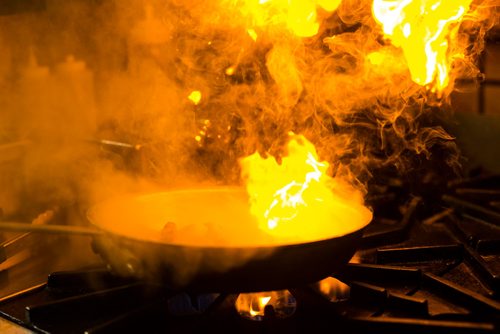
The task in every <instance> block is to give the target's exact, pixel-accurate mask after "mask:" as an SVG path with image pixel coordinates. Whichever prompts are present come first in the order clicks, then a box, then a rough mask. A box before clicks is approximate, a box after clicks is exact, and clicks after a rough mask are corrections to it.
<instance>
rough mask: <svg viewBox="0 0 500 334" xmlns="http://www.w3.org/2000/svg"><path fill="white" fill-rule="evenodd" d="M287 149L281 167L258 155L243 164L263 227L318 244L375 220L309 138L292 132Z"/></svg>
mask: <svg viewBox="0 0 500 334" xmlns="http://www.w3.org/2000/svg"><path fill="white" fill-rule="evenodd" d="M287 149H288V155H287V156H285V157H283V158H282V161H281V164H278V162H277V161H276V159H274V158H267V159H265V158H262V157H261V156H260V155H259V154H258V153H254V154H253V155H250V156H248V157H246V158H244V159H242V160H241V161H240V163H241V166H242V174H243V177H244V178H245V179H246V182H247V183H246V187H247V192H248V194H249V196H250V204H251V208H250V211H251V213H252V214H253V215H254V216H255V217H256V218H257V220H258V223H259V228H260V229H262V230H264V231H266V232H267V233H269V234H271V235H274V236H279V237H283V238H295V239H296V238H300V239H301V240H317V239H321V238H325V237H328V236H332V235H340V234H344V233H345V232H346V226H347V229H349V226H359V225H362V224H366V223H367V222H368V221H369V220H370V219H371V213H370V211H369V210H368V209H367V208H365V207H364V206H363V205H362V195H361V193H360V192H358V191H357V190H355V189H354V188H352V187H350V186H349V185H347V184H345V183H342V182H340V181H339V180H336V179H334V178H332V177H330V176H329V175H328V174H327V173H326V172H327V170H328V167H329V164H328V163H327V162H320V161H319V158H318V155H317V153H316V149H315V148H314V145H313V144H312V143H310V142H309V141H308V140H307V139H306V138H305V137H303V136H300V135H294V134H293V133H291V134H290V141H289V143H288V147H287Z"/></svg>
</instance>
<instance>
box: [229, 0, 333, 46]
mask: <svg viewBox="0 0 500 334" xmlns="http://www.w3.org/2000/svg"><path fill="white" fill-rule="evenodd" d="M340 1H341V0H235V4H236V5H237V6H239V7H240V9H241V11H242V13H243V14H244V15H245V16H247V17H249V18H250V20H251V25H252V28H251V29H249V30H248V33H249V35H250V36H251V37H252V39H253V40H256V39H257V34H256V33H255V30H254V29H253V28H255V27H268V26H280V25H284V26H286V27H287V28H288V29H289V30H290V31H292V32H293V33H294V34H295V35H297V36H299V37H311V36H314V35H316V34H317V33H318V30H319V26H320V23H319V19H318V9H319V8H320V9H322V10H323V11H326V12H333V11H334V10H335V9H337V7H338V6H339V4H340Z"/></svg>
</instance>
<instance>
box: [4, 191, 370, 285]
mask: <svg viewBox="0 0 500 334" xmlns="http://www.w3.org/2000/svg"><path fill="white" fill-rule="evenodd" d="M244 194H245V192H244V190H241V189H239V188H207V189H194V190H183V191H170V192H163V193H154V194H149V195H142V196H131V197H125V198H118V199H114V200H110V201H108V202H105V203H102V204H100V205H97V206H95V207H93V208H92V209H91V210H89V213H88V218H89V220H90V222H91V224H92V225H91V226H90V227H73V226H57V225H46V226H33V225H30V224H21V223H5V222H4V223H0V226H1V227H0V229H4V230H5V229H10V230H13V229H14V230H19V229H24V230H29V231H36V230H38V231H43V232H56V233H59V232H66V233H72V234H80V235H92V236H93V242H92V247H93V249H94V251H95V252H96V253H98V254H99V255H100V256H101V257H102V258H103V259H104V261H105V262H106V263H107V265H108V267H109V268H110V269H111V270H112V271H113V272H115V273H117V274H119V275H123V276H135V277H138V278H141V279H146V280H148V281H150V282H152V283H155V284H161V285H163V286H167V287H169V288H171V289H174V290H183V291H190V292H228V293H230V292H259V291H270V290H280V289H285V288H292V287H297V286H301V285H304V284H309V283H313V282H316V281H319V280H321V279H322V278H324V277H326V276H328V275H331V274H333V273H335V272H336V271H338V270H341V268H342V266H343V265H345V264H346V263H347V262H348V261H349V259H350V258H351V257H352V256H353V254H354V252H355V250H356V248H357V246H358V242H359V241H360V239H361V236H362V232H363V229H364V227H365V226H366V225H367V224H368V221H365V222H363V223H362V225H360V224H358V225H357V226H355V225H353V227H352V228H350V230H348V229H346V233H344V234H342V235H334V236H329V237H326V238H324V239H321V240H313V241H305V242H302V241H301V242H295V243H293V242H290V243H288V242H287V243H280V242H274V243H273V242H269V241H264V242H259V241H258V240H248V239H251V238H252V234H251V232H250V230H248V229H247V230H245V229H244V228H243V230H242V231H241V234H240V236H241V237H240V240H238V238H236V241H234V240H229V241H227V240H226V241H225V243H224V244H223V246H221V245H219V244H218V243H217V242H215V243H210V241H209V240H208V241H207V242H204V241H203V240H201V241H200V240H198V241H196V243H192V244H191V243H187V242H184V241H183V242H176V241H172V242H167V241H165V240H162V238H161V228H162V227H163V226H164V225H165V223H167V222H169V221H171V220H174V221H176V223H177V222H178V223H179V224H181V225H182V220H183V218H185V219H187V220H191V219H193V217H203V219H200V223H205V222H206V221H207V220H208V221H209V220H210V219H211V218H213V217H215V218H217V216H221V217H224V220H225V221H226V222H227V223H226V224H224V226H223V227H224V228H226V227H227V228H228V229H229V230H230V231H229V234H230V235H234V231H238V229H240V225H242V224H240V222H239V221H237V220H239V219H240V218H239V214H238V212H240V211H241V210H240V208H238V205H240V204H239V203H246V202H240V200H241V198H242V196H243V195H244ZM245 205H246V206H248V205H247V204H245ZM207 208H210V209H209V210H207V211H210V212H204V210H206V209H207ZM247 210H248V209H247ZM353 214H355V213H354V212H353ZM241 216H243V217H244V215H241ZM241 219H243V220H244V218H241ZM145 222H146V223H145ZM333 223H334V222H332V224H333ZM188 225H189V224H188ZM243 225H244V224H243ZM247 236H248V238H247ZM241 240H247V242H246V243H241V242H240V241H241Z"/></svg>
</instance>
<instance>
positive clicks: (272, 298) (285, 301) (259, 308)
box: [235, 290, 296, 321]
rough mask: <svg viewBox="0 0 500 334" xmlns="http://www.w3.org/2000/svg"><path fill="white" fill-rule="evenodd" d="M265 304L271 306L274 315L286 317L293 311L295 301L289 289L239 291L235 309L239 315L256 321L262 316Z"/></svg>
mask: <svg viewBox="0 0 500 334" xmlns="http://www.w3.org/2000/svg"><path fill="white" fill-rule="evenodd" d="M267 305H270V306H272V307H273V309H274V315H275V316H276V317H278V318H286V317H288V316H290V315H291V314H293V312H295V308H296V301H295V298H294V297H293V296H292V294H291V293H290V291H288V290H279V291H269V292H256V293H241V294H240V295H239V296H238V298H237V299H236V303H235V307H236V310H237V311H238V313H239V314H240V315H241V316H243V317H244V318H247V319H251V320H257V321H259V320H262V319H263V318H264V316H265V308H266V306H267Z"/></svg>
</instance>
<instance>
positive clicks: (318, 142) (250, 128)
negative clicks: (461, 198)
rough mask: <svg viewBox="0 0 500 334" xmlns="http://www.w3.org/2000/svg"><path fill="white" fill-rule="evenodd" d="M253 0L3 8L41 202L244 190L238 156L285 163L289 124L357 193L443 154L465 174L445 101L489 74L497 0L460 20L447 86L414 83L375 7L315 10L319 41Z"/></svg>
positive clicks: (34, 199)
mask: <svg viewBox="0 0 500 334" xmlns="http://www.w3.org/2000/svg"><path fill="white" fill-rule="evenodd" d="M311 3H312V2H311ZM314 3H315V2H314ZM322 3H325V4H326V2H322ZM250 5H254V6H255V5H257V6H258V2H257V1H250V0H248V1H238V0H220V1H202V2H200V1H195V0H185V1H181V0H170V1H167V0H151V1H143V0H127V1H122V0H120V1H118V0H107V1H84V0H72V1H65V2H61V1H56V0H46V2H45V8H43V9H39V8H37V9H36V11H34V12H27V13H26V12H23V13H19V14H14V15H6V16H0V45H1V48H2V52H1V53H0V86H1V87H2V90H1V92H0V103H1V104H2V112H1V114H0V122H1V123H0V139H2V140H4V141H21V140H29V141H30V142H31V144H30V145H29V149H28V152H27V154H26V158H25V161H24V170H23V175H24V183H25V187H26V188H27V189H29V190H28V192H27V193H26V194H25V196H26V197H27V198H29V199H30V201H31V202H30V203H34V204H30V205H31V207H30V208H29V209H30V210H31V211H32V212H37V210H40V209H41V208H44V207H50V206H53V205H63V206H64V205H71V204H74V203H85V204H89V203H94V202H98V201H101V200H103V199H106V198H108V197H110V196H112V195H117V194H123V193H130V192H144V191H154V190H157V189H160V188H165V187H189V186H194V185H196V186H200V185H202V184H226V185H227V184H229V185H234V184H240V183H241V180H240V170H239V168H238V160H239V159H240V158H242V157H245V156H248V155H250V154H252V153H254V152H255V151H258V152H259V153H261V154H262V155H264V156H265V155H273V156H275V157H276V158H277V160H278V161H280V159H281V155H282V154H284V150H285V146H286V142H287V140H288V133H289V132H290V131H293V132H294V133H297V134H301V135H304V136H305V137H306V138H307V139H308V140H309V141H311V142H312V143H313V144H314V145H315V146H316V149H317V151H318V155H319V157H320V158H321V160H325V161H328V162H329V164H330V170H329V173H330V174H331V175H332V176H334V177H338V178H341V179H342V180H343V181H345V182H348V183H350V184H352V185H353V186H355V187H356V188H358V189H359V190H360V191H366V184H367V182H368V181H369V180H370V179H372V177H373V175H374V174H375V173H376V171H377V170H381V169H395V170H397V171H399V173H401V174H404V173H408V172H409V171H411V170H412V169H415V168H418V166H419V165H420V164H423V163H424V162H425V161H429V160H432V159H435V157H437V158H438V159H443V160H444V162H445V165H446V166H450V167H451V169H458V153H457V150H456V147H455V145H454V142H453V137H452V136H450V135H449V134H447V132H446V131H445V130H444V128H443V124H445V123H446V122H447V121H446V119H447V117H449V110H448V109H449V108H448V97H449V95H450V93H451V91H452V90H453V89H454V84H453V82H454V79H456V78H459V77H460V78H464V77H466V78H471V77H472V78H478V77H479V76H480V72H479V71H478V69H477V67H476V65H475V64H476V59H477V57H478V55H479V54H480V53H481V51H482V50H483V48H484V37H485V34H486V33H487V31H488V30H489V29H490V28H491V27H492V26H493V25H494V24H496V23H497V22H498V16H495V14H494V9H495V7H494V5H495V1H494V0H491V1H490V0H486V1H477V2H474V3H473V4H472V6H471V9H470V11H469V12H468V13H467V14H466V16H465V19H464V20H463V22H462V23H461V24H459V25H456V26H454V38H453V40H450V49H449V50H450V51H449V52H450V54H458V53H460V54H462V55H463V57H460V58H459V59H456V60H455V61H453V62H452V66H451V72H450V74H449V75H450V85H449V86H448V87H447V88H445V89H444V90H443V91H442V92H440V94H435V93H432V92H430V91H429V90H428V89H427V88H426V87H422V86H420V85H418V84H416V83H415V82H413V81H412V78H411V76H410V71H409V70H408V66H407V63H406V61H405V59H404V53H403V52H402V51H401V50H400V49H399V48H397V47H395V46H393V45H392V44H391V43H390V41H388V40H387V39H385V38H383V32H382V28H381V27H380V25H379V24H378V23H377V22H376V21H375V20H374V18H373V16H372V12H371V5H372V1H369V0H362V1H355V0H343V1H341V2H340V4H338V8H337V9H336V10H335V11H331V10H329V7H328V6H326V5H325V6H326V7H325V6H323V5H322V8H320V7H316V10H315V14H314V15H315V18H316V20H317V23H318V26H317V28H318V32H317V33H316V34H313V35H311V36H310V37H299V36H297V35H296V34H295V33H294V29H291V28H290V22H292V21H290V18H289V17H286V15H287V13H286V11H281V10H280V11H279V15H278V16H277V18H274V17H272V16H270V17H267V20H268V21H269V22H272V24H256V22H260V21H258V20H256V18H255V17H253V16H252V15H255V11H252V10H247V8H249V7H246V6H250ZM313 7H314V6H313ZM332 9H333V7H332ZM295 14H297V13H295ZM295 14H294V15H295ZM266 15H267V14H266ZM193 91H198V92H199V94H200V96H201V98H200V100H199V102H197V103H193V101H192V100H190V99H189V98H188V97H189V96H190V94H191V92H193ZM443 119H444V121H443ZM103 140H105V141H103ZM436 152H445V154H442V153H439V154H438V155H436ZM443 157H444V158H443ZM19 205H21V204H19ZM24 209H26V207H25V208H24ZM11 211H15V210H14V208H12V209H11Z"/></svg>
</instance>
